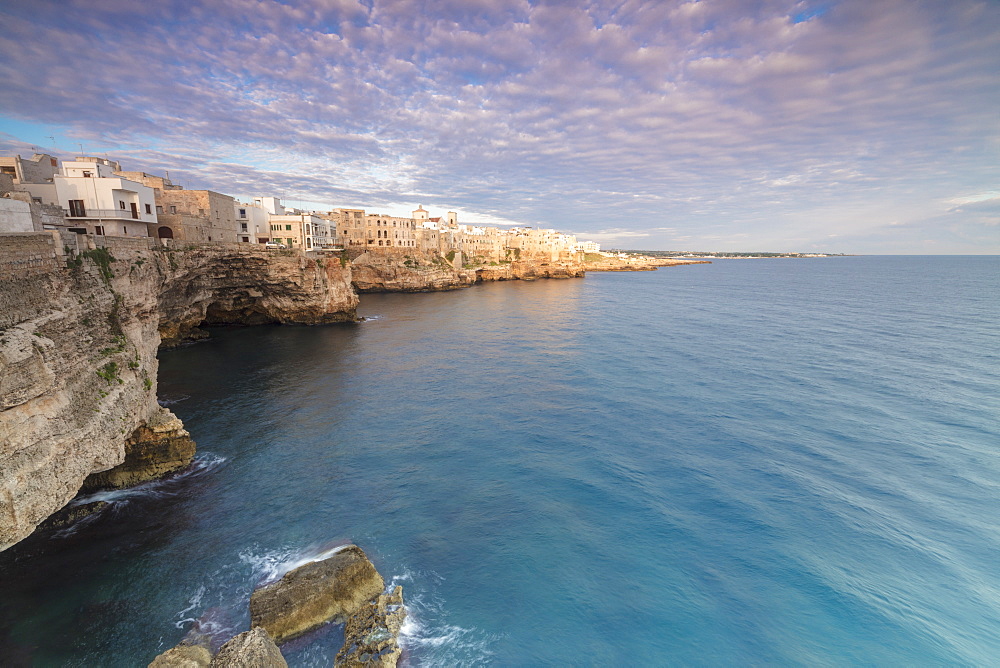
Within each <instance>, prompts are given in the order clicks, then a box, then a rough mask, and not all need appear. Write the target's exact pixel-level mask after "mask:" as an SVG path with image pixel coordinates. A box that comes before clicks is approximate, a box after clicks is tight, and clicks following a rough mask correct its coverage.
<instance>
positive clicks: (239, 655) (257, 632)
mask: <svg viewBox="0 0 1000 668" xmlns="http://www.w3.org/2000/svg"><path fill="white" fill-rule="evenodd" d="M211 665H212V668H288V663H287V662H286V661H285V657H283V656H281V650H279V649H278V646H277V645H275V644H274V641H273V640H271V636H269V635H268V634H267V631H265V630H264V629H262V628H260V627H255V628H253V629H251V630H249V631H246V632H244V633H241V634H239V635H238V636H236V637H235V638H233V639H231V640H229V641H228V642H227V643H226V644H225V645H223V646H222V647H221V648H219V653H218V654H216V655H215V658H214V659H212V664H211Z"/></svg>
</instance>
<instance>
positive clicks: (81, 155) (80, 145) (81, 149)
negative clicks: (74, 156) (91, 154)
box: [77, 143, 83, 158]
mask: <svg viewBox="0 0 1000 668" xmlns="http://www.w3.org/2000/svg"><path fill="white" fill-rule="evenodd" d="M77 146H79V147H80V157H81V158H82V157H83V144H79V143H78V144H77Z"/></svg>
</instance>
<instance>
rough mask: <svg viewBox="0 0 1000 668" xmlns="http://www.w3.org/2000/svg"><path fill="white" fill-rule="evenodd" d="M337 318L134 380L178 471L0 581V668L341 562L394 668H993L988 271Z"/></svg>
mask: <svg viewBox="0 0 1000 668" xmlns="http://www.w3.org/2000/svg"><path fill="white" fill-rule="evenodd" d="M359 310H360V312H361V313H362V314H364V315H367V316H370V317H371V318H372V319H371V320H369V321H367V322H364V323H361V324H358V325H341V326H331V327H317V328H296V327H261V328H251V329H217V330H214V331H213V338H212V339H211V340H210V341H207V342H204V343H199V344H197V345H193V346H190V347H187V348H183V349H180V350H175V351H170V352H165V353H162V354H161V374H160V383H159V390H160V397H161V399H162V400H163V401H164V402H165V403H168V404H169V405H170V408H171V409H172V410H174V411H175V412H176V413H177V414H178V415H179V416H180V417H181V418H182V419H183V420H184V421H185V424H186V425H187V427H188V429H189V430H190V431H191V432H192V434H193V435H194V437H195V439H196V440H197V441H198V445H199V451H200V453H201V454H200V455H199V459H198V462H197V465H196V466H195V467H193V468H192V470H190V471H189V472H187V473H186V474H185V475H183V476H180V477H178V478H177V479H174V480H171V481H167V482H163V483H158V484H153V485H148V486H144V487H142V488H139V489H137V490H133V491H130V492H126V493H116V494H113V495H110V497H109V498H111V500H113V501H114V503H113V504H112V505H111V508H110V509H109V510H107V511H105V512H103V513H102V514H100V515H98V516H96V517H94V518H93V519H92V520H90V521H88V522H86V523H84V524H83V525H81V526H78V527H77V528H75V529H74V530H72V531H67V532H63V533H61V534H57V535H50V536H36V537H33V538H32V539H30V540H28V541H26V542H25V543H22V544H21V545H19V546H17V547H15V548H13V549H12V550H9V551H8V552H6V553H3V554H0V587H2V592H3V595H2V596H0V665H31V664H34V665H81V666H92V665H101V666H119V665H120V666H135V665H145V664H146V663H147V662H148V661H149V660H151V659H152V657H153V656H155V655H156V654H157V653H159V652H161V651H163V650H164V649H166V648H167V647H170V646H172V645H173V644H175V643H176V642H177V641H178V640H179V639H180V638H181V637H182V636H183V634H184V632H185V630H186V629H188V628H190V626H191V624H192V623H193V620H195V619H197V618H199V617H202V618H207V619H210V620H212V622H213V624H214V625H215V626H216V627H217V628H218V629H219V634H220V637H223V636H225V635H226V634H227V633H229V634H232V633H235V632H238V631H241V630H244V629H245V628H246V626H247V624H248V614H247V612H246V606H247V601H248V600H249V596H250V592H251V590H252V589H253V587H254V586H256V585H257V584H259V583H260V582H262V581H266V580H267V579H270V578H274V577H277V576H278V575H280V574H281V573H283V572H285V571H286V570H288V569H289V568H290V567H292V566H293V565H294V564H295V563H297V562H300V561H301V560H303V559H308V558H310V557H312V556H315V555H317V554H320V553H322V552H323V551H324V550H327V549H330V548H331V547H334V546H336V545H339V544H342V543H346V542H355V543H357V544H358V545H361V546H362V547H363V548H364V549H365V550H366V551H367V552H368V554H369V555H370V556H371V558H372V560H373V561H374V562H375V564H376V566H377V567H378V568H379V570H380V571H381V572H382V573H383V574H384V575H385V576H386V578H387V580H391V581H393V582H395V583H398V584H402V585H403V586H404V589H405V593H406V597H407V600H408V604H409V608H410V611H411V618H410V623H408V625H407V627H406V629H405V632H406V633H405V636H404V642H405V645H406V651H407V655H406V656H407V660H408V661H409V662H410V664H411V665H421V666H424V665H429V666H451V665H471V664H477V665H483V664H490V665H557V664H563V665H565V664H573V665H593V664H602V665H608V664H612V665H713V666H718V665H810V666H812V665H857V664H863V665H996V663H997V661H998V657H1000V576H998V575H997V572H998V571H997V565H998V564H1000V521H998V516H1000V512H998V511H1000V334H998V323H1000V258H997V257H848V258H830V259H816V260H755V261H718V262H716V263H715V264H712V265H697V266H691V267H681V268H671V269H665V270H660V271H657V272H643V273H628V274H592V275H590V276H588V277H587V278H586V279H583V280H566V281H551V280H550V281H536V282H531V283H499V284H489V285H482V286H477V287H475V288H472V289H469V290H464V291H459V292H450V293H432V294H415V295H364V296H363V297H362V302H361V307H360V309H359ZM340 641H341V637H340V630H339V629H338V628H337V627H329V628H327V629H324V630H323V631H322V632H320V633H317V634H314V635H312V636H310V637H308V638H305V639H303V640H301V641H296V642H295V643H293V644H292V645H290V646H286V647H284V648H283V650H284V651H285V654H286V657H287V658H288V659H289V663H290V665H293V666H295V665H299V666H328V665H330V664H331V662H332V658H333V656H334V654H335V653H336V650H337V649H338V647H339V644H340Z"/></svg>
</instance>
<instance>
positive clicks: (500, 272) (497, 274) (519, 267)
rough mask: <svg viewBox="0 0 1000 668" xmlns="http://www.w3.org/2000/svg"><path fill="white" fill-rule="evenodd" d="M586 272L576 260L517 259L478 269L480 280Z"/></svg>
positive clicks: (561, 275) (546, 276)
mask: <svg viewBox="0 0 1000 668" xmlns="http://www.w3.org/2000/svg"><path fill="white" fill-rule="evenodd" d="M585 274H586V271H585V270H584V268H583V266H582V265H581V264H578V263H576V262H549V261H535V260H515V261H513V262H511V263H510V264H501V265H497V266H482V267H479V268H478V269H476V277H477V278H478V279H479V280H480V281H517V280H532V279H535V278H581V277H583V276H584V275H585Z"/></svg>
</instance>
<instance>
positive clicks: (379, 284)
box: [351, 251, 476, 292]
mask: <svg viewBox="0 0 1000 668" xmlns="http://www.w3.org/2000/svg"><path fill="white" fill-rule="evenodd" d="M351 278H352V281H353V283H354V287H355V289H356V290H357V291H358V292H432V291H438V290H456V289H458V288H466V287H469V286H470V285H474V284H475V282H476V272H475V271H473V270H463V269H455V268H454V267H452V266H451V264H450V263H449V262H448V260H446V259H445V258H443V257H441V256H440V255H437V254H432V253H419V252H417V251H413V253H412V254H410V255H400V254H398V253H375V252H372V253H362V254H361V255H359V256H358V257H357V258H355V260H354V262H353V263H352V273H351Z"/></svg>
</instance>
